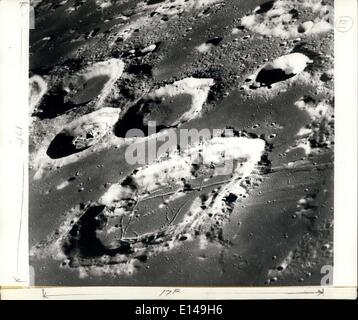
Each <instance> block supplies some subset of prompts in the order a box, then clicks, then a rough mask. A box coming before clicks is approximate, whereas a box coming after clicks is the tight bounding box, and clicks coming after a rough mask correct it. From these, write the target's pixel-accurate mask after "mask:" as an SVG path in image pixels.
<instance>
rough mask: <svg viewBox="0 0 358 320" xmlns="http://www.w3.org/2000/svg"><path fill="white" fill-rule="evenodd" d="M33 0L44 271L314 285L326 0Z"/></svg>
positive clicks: (78, 278) (329, 211)
mask: <svg viewBox="0 0 358 320" xmlns="http://www.w3.org/2000/svg"><path fill="white" fill-rule="evenodd" d="M33 5H34V7H35V17H36V20H35V29H34V30H31V33H30V75H29V88H30V90H29V93H30V96H29V117H30V122H29V123H30V145H29V157H30V158H29V175H30V208H29V209H30V221H29V224H30V226H29V234H30V240H29V241H30V264H31V266H32V267H33V268H34V275H35V284H36V285H56V286H58V285H63V286H66V285H68V286H70V285H71V286H73V285H81V286H84V285H104V286H106V285H115V286H121V285H138V286H141V285H142V286H146V285H152V286H174V285H175V286H186V285H194V286H275V285H279V286H286V285H319V284H320V283H321V279H322V277H323V276H324V275H325V272H324V273H322V270H324V267H325V266H327V265H332V264H333V169H334V154H333V148H334V91H333V89H334V78H333V74H334V72H333V67H334V56H333V42H334V37H333V11H334V8H333V0H276V1H268V2H265V1H264V0H252V1H244V0H123V1H114V0H86V1H84V0H64V1H62V0H56V1H47V0H43V1H34V2H33ZM322 268H323V269H322Z"/></svg>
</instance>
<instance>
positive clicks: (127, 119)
mask: <svg viewBox="0 0 358 320" xmlns="http://www.w3.org/2000/svg"><path fill="white" fill-rule="evenodd" d="M150 103H158V104H159V103H160V101H154V100H146V101H144V100H140V101H138V103H137V104H135V105H134V106H133V107H131V108H130V109H129V110H128V111H127V112H126V113H125V114H124V116H123V117H122V118H121V119H119V120H118V122H117V123H116V125H115V127H114V134H115V135H116V136H117V137H120V138H125V137H126V135H127V132H128V131H129V130H131V129H138V130H141V131H142V132H143V134H144V137H147V136H148V129H149V127H148V126H147V125H146V124H145V121H144V118H145V117H146V116H147V115H148V114H149V113H150V110H149V107H148V106H149V104H150ZM168 128H170V126H164V125H158V126H156V128H155V129H156V132H159V131H161V130H163V129H168Z"/></svg>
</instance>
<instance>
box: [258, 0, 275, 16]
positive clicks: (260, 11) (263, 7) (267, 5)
mask: <svg viewBox="0 0 358 320" xmlns="http://www.w3.org/2000/svg"><path fill="white" fill-rule="evenodd" d="M274 3H275V1H268V2H265V3H263V4H261V5H260V8H259V9H258V10H257V11H256V13H258V14H263V13H266V12H267V11H269V10H271V9H272V7H273V5H274Z"/></svg>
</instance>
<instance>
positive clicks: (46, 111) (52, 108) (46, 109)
mask: <svg viewBox="0 0 358 320" xmlns="http://www.w3.org/2000/svg"><path fill="white" fill-rule="evenodd" d="M66 95H67V91H65V90H63V89H59V88H57V89H54V90H53V91H52V92H50V93H48V94H46V95H45V96H44V97H43V99H42V102H41V104H40V106H39V108H38V112H36V113H34V114H33V116H36V117H38V118H39V119H41V120H43V119H53V118H56V117H57V116H59V115H61V114H63V113H65V112H66V111H68V110H71V109H73V108H75V107H76V105H75V104H74V103H72V102H71V101H65V97H66Z"/></svg>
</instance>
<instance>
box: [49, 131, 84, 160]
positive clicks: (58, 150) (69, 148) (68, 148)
mask: <svg viewBox="0 0 358 320" xmlns="http://www.w3.org/2000/svg"><path fill="white" fill-rule="evenodd" d="M73 139H74V137H73V136H71V135H68V134H66V133H64V132H60V133H59V134H58V135H57V136H56V137H55V138H54V139H53V140H52V141H51V143H50V145H49V147H48V149H47V152H46V154H47V155H48V156H49V157H50V158H51V159H60V158H64V157H68V156H70V155H71V154H75V153H78V152H81V151H83V150H85V149H88V148H89V147H85V148H82V149H77V148H76V147H75V145H74V144H73Z"/></svg>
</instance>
